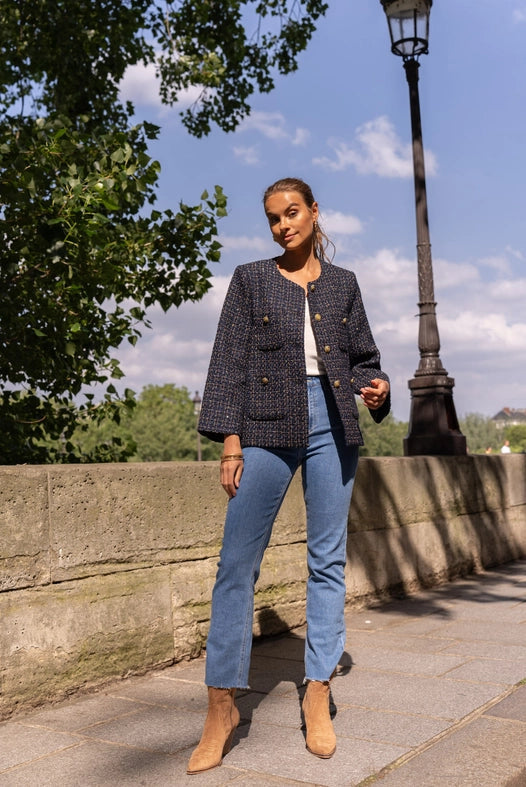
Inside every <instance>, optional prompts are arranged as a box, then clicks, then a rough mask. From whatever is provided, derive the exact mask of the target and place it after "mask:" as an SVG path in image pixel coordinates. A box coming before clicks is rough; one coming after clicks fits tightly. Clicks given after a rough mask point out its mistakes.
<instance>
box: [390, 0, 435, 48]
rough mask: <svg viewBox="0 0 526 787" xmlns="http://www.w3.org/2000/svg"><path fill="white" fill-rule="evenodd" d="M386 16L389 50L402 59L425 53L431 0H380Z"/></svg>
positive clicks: (427, 41)
mask: <svg viewBox="0 0 526 787" xmlns="http://www.w3.org/2000/svg"><path fill="white" fill-rule="evenodd" d="M381 3H382V6H383V9H384V11H385V14H386V16H387V24H388V25H389V35H390V37H391V51H392V52H393V53H394V54H395V55H400V57H403V58H404V60H408V59H411V58H417V57H418V56H419V55H427V53H428V43H429V14H430V12H431V5H432V3H433V0H381Z"/></svg>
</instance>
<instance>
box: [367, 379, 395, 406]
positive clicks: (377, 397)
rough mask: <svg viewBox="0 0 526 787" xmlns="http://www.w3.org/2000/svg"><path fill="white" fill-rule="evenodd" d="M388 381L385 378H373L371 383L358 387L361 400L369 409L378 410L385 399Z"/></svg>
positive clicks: (387, 391)
mask: <svg viewBox="0 0 526 787" xmlns="http://www.w3.org/2000/svg"><path fill="white" fill-rule="evenodd" d="M388 393H389V383H388V382H387V381H386V380H380V379H378V378H375V379H374V380H371V385H370V386H367V387H365V388H361V389H360V396H361V399H362V402H363V403H364V405H365V406H366V407H368V408H369V410H378V408H379V407H381V406H382V405H383V403H384V402H385V400H386V399H387V394H388Z"/></svg>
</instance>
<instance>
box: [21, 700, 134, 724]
mask: <svg viewBox="0 0 526 787" xmlns="http://www.w3.org/2000/svg"><path fill="white" fill-rule="evenodd" d="M137 710H138V706H137V704H136V703H134V702H130V701H129V700H125V699H119V698H118V697H112V696H109V695H107V694H105V693H102V692H99V693H97V694H95V695H94V696H92V697H84V698H82V699H80V698H77V699H73V700H70V701H69V702H68V703H61V704H60V705H56V706H54V707H51V708H46V709H45V710H41V711H36V712H35V713H31V714H30V715H29V716H26V717H24V721H23V723H24V724H26V725H30V726H38V727H49V728H51V729H54V730H64V731H65V732H74V731H76V730H82V729H84V728H85V727H90V726H91V725H92V724H99V723H100V722H104V721H109V720H111V719H114V718H118V717H120V716H126V715H128V714H130V713H135V712H136V711H137Z"/></svg>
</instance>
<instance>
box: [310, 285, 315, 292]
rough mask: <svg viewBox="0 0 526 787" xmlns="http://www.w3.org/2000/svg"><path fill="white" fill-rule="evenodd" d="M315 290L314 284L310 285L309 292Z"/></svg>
mask: <svg viewBox="0 0 526 787" xmlns="http://www.w3.org/2000/svg"><path fill="white" fill-rule="evenodd" d="M315 289H316V287H315V286H314V284H311V286H310V291H311V292H314V290H315Z"/></svg>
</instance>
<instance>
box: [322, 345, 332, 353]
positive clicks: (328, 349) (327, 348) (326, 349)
mask: <svg viewBox="0 0 526 787" xmlns="http://www.w3.org/2000/svg"><path fill="white" fill-rule="evenodd" d="M323 349H324V350H325V352H326V353H330V351H331V347H330V344H326V345H325V347H324V348H323Z"/></svg>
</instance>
